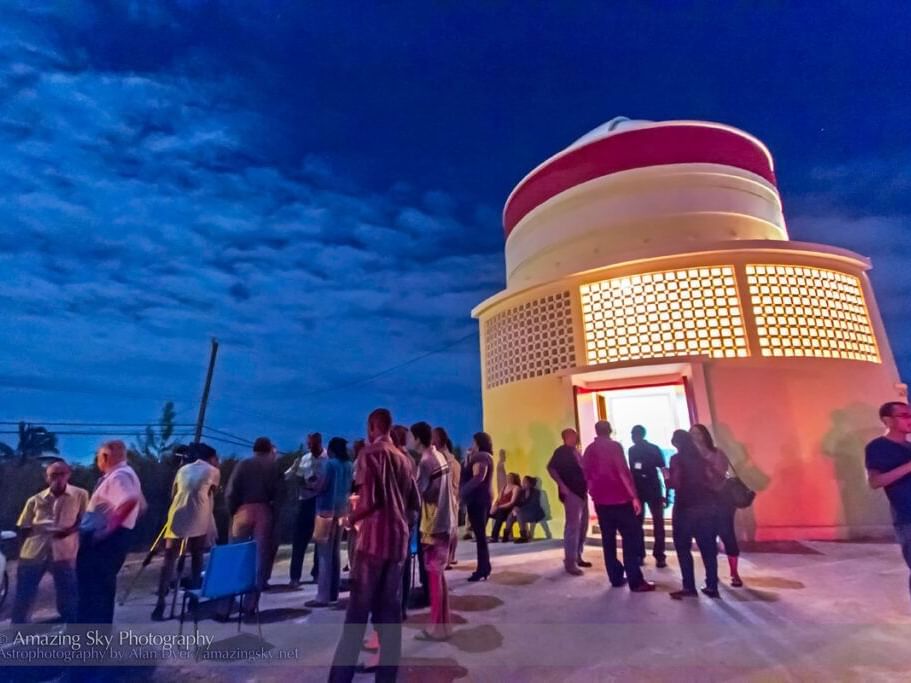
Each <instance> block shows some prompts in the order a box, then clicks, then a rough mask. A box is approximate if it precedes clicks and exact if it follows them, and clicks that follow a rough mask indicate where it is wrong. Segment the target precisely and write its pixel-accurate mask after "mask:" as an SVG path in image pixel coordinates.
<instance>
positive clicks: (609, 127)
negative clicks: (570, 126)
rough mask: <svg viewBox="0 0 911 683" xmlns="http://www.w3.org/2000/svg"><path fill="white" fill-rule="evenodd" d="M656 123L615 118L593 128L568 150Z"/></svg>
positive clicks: (620, 117)
mask: <svg viewBox="0 0 911 683" xmlns="http://www.w3.org/2000/svg"><path fill="white" fill-rule="evenodd" d="M652 123H654V121H647V120H645V119H630V118H627V117H625V116H615V117H614V118H612V119H611V120H610V121H607V122H605V123H602V124H601V125H600V126H598V127H597V128H592V129H591V130H590V131H588V132H587V133H586V134H585V135H583V136H582V137H581V138H579V139H578V140H576V141H575V142H574V143H572V144H571V145H570V146H569V147H567V148H566V150H570V149H575V148H576V147H582V146H583V145H587V144H588V143H590V142H594V141H595V140H601V139H602V138H606V137H610V136H611V135H614V134H616V133H623V132H626V131H628V130H636V129H637V128H644V127H645V126H648V125H649V124H652ZM566 150H564V151H566Z"/></svg>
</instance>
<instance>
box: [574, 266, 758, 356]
mask: <svg viewBox="0 0 911 683" xmlns="http://www.w3.org/2000/svg"><path fill="white" fill-rule="evenodd" d="M580 295H581V300H582V321H583V325H584V327H585V342H586V344H585V347H586V354H587V357H588V363H589V364H590V365H600V364H602V363H616V362H619V361H627V360H640V359H644V358H667V357H672V356H710V357H712V358H743V357H745V356H748V355H749V351H748V347H747V340H746V333H745V331H744V328H743V313H742V311H741V307H740V298H739V296H738V295H737V281H736V278H735V276H734V268H733V267H732V266H710V267H705V268H687V269H684V270H673V271H667V272H661V273H644V274H641V275H636V276H633V277H621V278H613V279H611V280H602V281H601V282H593V283H591V284H586V285H582V286H581V288H580Z"/></svg>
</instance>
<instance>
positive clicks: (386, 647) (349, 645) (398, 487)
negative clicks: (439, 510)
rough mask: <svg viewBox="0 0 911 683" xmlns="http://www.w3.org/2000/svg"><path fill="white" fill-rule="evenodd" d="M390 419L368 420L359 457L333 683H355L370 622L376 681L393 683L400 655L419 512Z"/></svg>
mask: <svg viewBox="0 0 911 683" xmlns="http://www.w3.org/2000/svg"><path fill="white" fill-rule="evenodd" d="M391 429H392V415H391V414H390V413H389V411H388V410H386V409H385V408H378V409H377V410H374V411H373V412H372V413H370V417H369V418H368V419H367V439H368V444H367V446H365V447H364V449H363V450H362V451H361V453H360V455H359V456H358V463H357V467H356V475H355V489H356V491H357V494H358V499H357V504H356V506H355V507H354V509H353V510H352V511H351V514H350V515H349V516H348V519H347V521H346V524H347V525H349V526H354V527H355V528H356V530H357V553H356V556H357V559H356V561H355V562H354V566H353V567H351V594H350V597H349V600H348V609H347V611H346V613H345V626H344V629H343V631H342V637H341V640H340V641H339V644H338V647H337V648H336V651H335V657H334V658H333V661H332V670H331V671H330V673H329V680H330V681H333V682H336V681H339V682H340V681H346V682H347V681H351V680H352V679H353V678H354V672H355V666H356V665H357V658H358V653H359V652H360V648H361V642H362V641H363V638H364V633H365V631H366V628H367V620H368V618H370V619H371V621H372V623H373V624H374V625H375V626H376V628H377V631H378V632H379V637H380V665H379V667H378V669H377V672H376V680H378V681H394V680H395V678H396V675H397V673H398V662H399V659H400V658H401V655H402V572H403V570H404V566H405V558H406V557H407V555H408V541H409V532H408V521H409V519H411V518H413V516H414V515H416V514H417V513H418V512H419V511H420V508H421V500H420V496H419V495H418V491H417V484H416V483H415V480H414V476H413V472H414V464H413V463H412V462H411V461H410V459H409V458H408V457H407V456H405V455H403V454H402V452H401V451H400V450H399V449H398V448H396V447H395V445H394V444H393V442H392V438H391V437H390V430H391Z"/></svg>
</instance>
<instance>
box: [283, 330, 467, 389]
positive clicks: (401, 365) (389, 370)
mask: <svg viewBox="0 0 911 683" xmlns="http://www.w3.org/2000/svg"><path fill="white" fill-rule="evenodd" d="M474 336H475V333H474V332H470V333H469V334H466V335H465V336H464V337H459V338H458V339H456V340H455V341H453V342H451V343H449V344H446V346H441V347H439V348H436V349H431V350H430V351H425V352H424V353H422V354H420V355H419V356H414V357H413V358H410V359H409V360H406V361H404V362H402V363H399V364H398V365H393V366H392V367H390V368H386V369H385V370H380V371H379V372H377V373H376V374H373V375H370V376H368V377H364V378H362V379H359V380H354V381H352V382H348V383H346V384H336V385H335V386H331V387H326V388H325V389H317V390H316V391H310V392H305V393H303V394H298V396H317V395H319V394H327V393H329V392H331V391H338V390H339V389H351V388H352V387H356V386H359V385H361V384H368V383H370V382H372V381H373V380H375V379H379V378H380V377H384V376H385V375H388V374H390V373H392V372H395V371H396V370H401V369H402V368H406V367H408V366H409V365H413V364H414V363H417V362H418V361H421V360H424V359H425V358H428V357H430V356H434V355H436V354H438V353H443V352H444V351H448V350H449V349H451V348H453V347H455V346H458V345H459V344H461V343H462V342H464V341H467V340H468V339H471V338H473V337H474Z"/></svg>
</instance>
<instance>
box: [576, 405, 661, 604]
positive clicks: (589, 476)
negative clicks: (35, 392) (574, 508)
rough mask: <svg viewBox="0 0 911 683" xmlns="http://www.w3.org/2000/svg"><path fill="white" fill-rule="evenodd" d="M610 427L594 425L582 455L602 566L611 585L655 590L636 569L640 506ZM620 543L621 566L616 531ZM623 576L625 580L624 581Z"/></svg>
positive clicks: (604, 423) (619, 446)
mask: <svg viewBox="0 0 911 683" xmlns="http://www.w3.org/2000/svg"><path fill="white" fill-rule="evenodd" d="M611 432H612V429H611V426H610V423H609V422H606V421H604V420H602V421H600V422H598V423H597V424H596V425H595V434H597V436H596V437H595V440H594V441H593V442H592V443H591V444H590V445H589V446H588V448H586V449H585V453H583V455H582V471H583V472H585V480H586V482H587V483H588V492H589V494H590V495H591V497H592V500H593V501H594V503H595V512H596V513H597V515H598V525H599V526H600V527H601V546H602V548H603V550H604V564H605V566H606V567H607V576H608V578H610V582H611V585H612V586H622V585H623V584H624V583H628V584H629V589H630V590H631V591H633V592H634V593H648V592H650V591H653V590H655V584H653V583H651V582H649V581H646V580H645V579H644V578H643V576H642V570H641V569H640V568H639V540H640V539H639V524H638V515H639V512H640V511H641V510H642V504H641V503H640V502H639V498H638V497H637V495H636V486H635V484H634V483H633V475H632V473H630V470H629V465H628V464H627V462H626V456H625V455H624V454H623V446H622V445H621V444H619V443H618V442H616V441H614V440H613V439H611V438H610V436H611ZM618 531H619V532H620V538H621V540H622V542H623V564H620V562H618V561H617V538H616V536H617V532H618ZM624 573H625V574H626V578H624Z"/></svg>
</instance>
